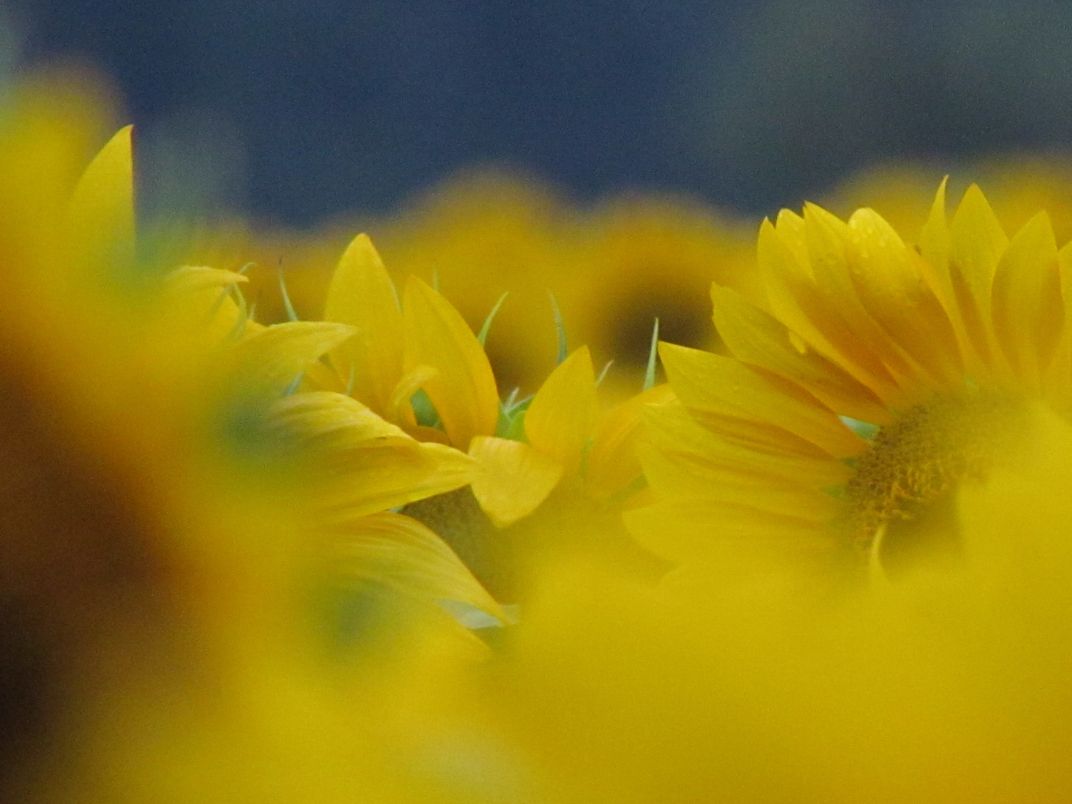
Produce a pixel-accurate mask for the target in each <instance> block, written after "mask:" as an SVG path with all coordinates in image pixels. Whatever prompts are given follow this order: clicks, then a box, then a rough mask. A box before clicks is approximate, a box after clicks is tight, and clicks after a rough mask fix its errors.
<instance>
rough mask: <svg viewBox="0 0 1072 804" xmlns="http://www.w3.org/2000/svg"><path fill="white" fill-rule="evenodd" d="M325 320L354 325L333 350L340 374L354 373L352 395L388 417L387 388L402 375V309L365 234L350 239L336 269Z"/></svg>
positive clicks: (325, 310) (374, 249)
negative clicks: (351, 335)
mask: <svg viewBox="0 0 1072 804" xmlns="http://www.w3.org/2000/svg"><path fill="white" fill-rule="evenodd" d="M324 318H325V319H327V320H328V321H338V322H340V323H343V324H349V325H350V326H352V327H353V328H354V335H353V337H352V338H350V339H349V340H347V341H346V342H345V343H343V344H341V345H340V346H339V347H338V348H337V349H334V350H333V351H332V353H331V360H332V363H333V364H334V365H335V368H336V371H338V373H339V376H340V377H345V378H349V377H351V376H352V377H353V395H354V396H355V397H356V398H357V399H359V400H361V401H362V402H364V403H365V404H366V405H369V406H370V407H371V408H372V409H373V410H375V411H377V412H378V413H380V414H382V415H385V416H386V415H390V411H389V407H390V398H391V392H392V391H393V390H394V388H395V386H396V385H397V384H398V380H399V378H400V377H401V376H402V311H401V310H400V309H399V306H398V296H397V294H396V292H395V286H394V284H393V283H392V282H391V277H390V276H388V274H387V270H386V269H385V268H384V266H383V261H382V260H381V259H380V255H379V254H378V253H377V252H376V248H375V247H374V246H373V245H372V241H371V240H370V239H369V237H368V235H365V234H359V235H358V236H357V237H355V238H354V239H353V241H352V242H351V243H350V245H349V246H348V247H347V249H346V251H345V252H344V253H343V255H342V257H341V258H340V259H339V264H338V266H337V267H336V268H335V274H334V275H333V276H332V278H331V285H330V286H329V288H328V296H327V303H326V305H325V308H324Z"/></svg>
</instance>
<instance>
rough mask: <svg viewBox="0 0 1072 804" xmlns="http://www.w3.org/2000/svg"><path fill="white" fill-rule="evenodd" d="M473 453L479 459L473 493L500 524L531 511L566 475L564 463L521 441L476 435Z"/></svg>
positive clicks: (496, 524) (511, 521)
mask: <svg viewBox="0 0 1072 804" xmlns="http://www.w3.org/2000/svg"><path fill="white" fill-rule="evenodd" d="M469 455H470V457H472V458H474V459H475V460H476V462H477V469H476V474H475V475H474V477H473V486H472V488H473V496H474V497H476V499H477V502H479V503H480V507H481V508H482V509H483V510H484V513H486V514H487V515H488V518H490V519H491V521H492V522H493V523H494V524H495V526H496V527H500V528H503V527H506V526H507V525H511V524H513V523H514V522H516V521H518V520H519V519H521V518H522V517H526V516H528V515H529V514H531V513H532V512H533V511H535V510H536V508H537V507H538V506H539V505H540V503H542V502H543V501H544V500H545V499H547V495H548V494H550V493H551V491H552V489H554V487H555V486H556V485H557V484H558V481H559V479H560V478H561V477H562V465H561V464H559V463H558V462H557V461H555V460H554V459H553V458H550V457H548V456H547V455H544V454H543V453H540V452H538V451H537V450H535V449H533V448H532V447H531V446H529V445H528V444H524V443H522V442H520V441H511V440H509V439H505V438H496V437H495V436H476V437H475V438H474V439H473V440H472V442H471V443H470V444H469Z"/></svg>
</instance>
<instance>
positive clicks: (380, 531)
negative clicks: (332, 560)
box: [336, 513, 507, 622]
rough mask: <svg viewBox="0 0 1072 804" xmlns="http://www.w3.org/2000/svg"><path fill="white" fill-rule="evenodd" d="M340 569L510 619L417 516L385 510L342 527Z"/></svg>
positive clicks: (403, 590) (424, 597)
mask: <svg viewBox="0 0 1072 804" xmlns="http://www.w3.org/2000/svg"><path fill="white" fill-rule="evenodd" d="M338 532H339V533H340V534H341V535H342V537H343V539H342V541H341V542H340V543H339V544H338V545H337V547H336V550H337V561H338V567H339V569H340V570H341V571H342V572H343V573H344V574H345V575H347V576H350V577H354V578H357V579H360V580H362V581H367V582H371V583H373V584H377V585H385V586H387V587H389V588H391V589H394V590H395V591H398V592H401V593H403V594H406V595H409V596H411V597H414V598H418V599H422V600H427V601H429V602H433V603H438V602H440V601H446V600H450V601H458V602H462V603H468V604H469V605H471V606H475V607H476V608H478V609H481V610H482V611H485V612H487V613H488V614H491V615H492V616H494V617H496V618H498V619H499V620H500V621H501V622H506V621H507V618H506V616H505V614H504V613H503V611H502V609H501V608H500V606H499V604H498V603H496V602H495V600H494V599H493V598H492V597H491V595H490V594H488V592H487V590H486V589H484V587H483V586H481V585H480V582H479V581H477V579H476V578H474V577H473V574H472V573H471V572H470V571H469V570H468V569H467V568H466V566H465V565H464V564H463V563H462V562H461V559H459V558H458V556H457V555H455V554H454V552H453V551H452V550H451V549H450V547H448V546H447V544H446V543H445V542H444V541H443V540H442V539H440V538H439V537H438V536H437V535H436V534H435V533H433V532H432V531H431V530H429V529H428V528H427V527H425V526H424V525H422V524H421V523H420V522H417V521H416V520H415V519H411V518H410V517H407V516H403V515H401V514H394V513H381V514H375V515H373V516H367V517H361V518H356V519H354V520H352V521H351V522H349V523H347V524H346V525H344V526H341V527H340V528H339V529H338Z"/></svg>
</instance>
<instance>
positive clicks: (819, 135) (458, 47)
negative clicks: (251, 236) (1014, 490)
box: [13, 0, 1072, 223]
mask: <svg viewBox="0 0 1072 804" xmlns="http://www.w3.org/2000/svg"><path fill="white" fill-rule="evenodd" d="M13 2H14V8H15V10H16V19H17V20H18V21H19V23H20V27H21V28H22V31H23V37H24V45H25V54H26V59H27V61H28V62H29V63H33V62H39V61H42V60H49V59H52V58H55V57H57V55H60V54H62V55H65V56H67V57H72V56H73V57H77V58H82V59H85V60H88V61H90V62H92V63H95V64H97V65H99V66H101V67H103V68H104V69H105V70H106V71H107V72H109V73H110V74H111V75H112V76H113V77H114V78H115V79H116V81H117V82H118V84H119V86H120V88H121V90H122V91H123V93H124V95H125V97H126V100H127V104H128V107H127V110H128V113H129V116H130V117H131V118H132V119H133V120H134V122H135V123H137V124H138V125H139V127H140V131H141V143H142V146H143V150H144V151H145V156H146V157H147V159H148V160H149V161H148V162H147V164H149V168H150V172H152V171H155V172H156V174H159V175H164V174H167V175H171V176H177V177H179V179H180V180H181V176H182V175H183V174H189V175H194V174H201V175H204V174H208V175H211V176H212V177H214V179H215V181H214V187H213V189H212V192H213V193H214V194H215V200H216V201H217V202H218V203H223V204H227V205H231V206H238V207H241V208H245V209H248V210H250V211H252V212H254V213H255V214H257V215H258V216H261V217H265V218H268V219H273V220H277V221H285V222H290V223H310V222H314V221H316V220H319V219H321V218H323V217H325V216H328V215H331V214H337V213H340V212H343V211H346V210H352V209H358V210H365V211H374V212H378V211H384V210H387V209H390V208H391V207H392V206H394V205H396V204H398V203H400V202H401V201H402V200H404V199H405V198H406V197H408V196H411V195H412V194H414V193H415V192H417V191H419V190H421V189H423V188H426V187H428V186H429V185H430V184H432V183H434V182H436V181H438V180H441V179H443V178H445V177H447V176H449V175H450V174H452V173H453V172H455V171H456V170H458V169H459V168H462V167H465V166H471V165H474V164H486V163H493V164H500V165H505V166H513V167H516V168H521V169H524V170H526V171H527V172H530V173H533V174H536V175H538V176H542V177H544V178H546V179H548V180H550V181H551V182H553V183H555V184H558V185H559V186H561V187H562V188H564V189H565V190H566V191H567V192H570V193H572V194H573V195H575V196H579V197H582V198H587V197H593V196H596V195H600V194H604V193H607V192H613V191H617V190H621V189H630V188H631V189H642V190H675V191H681V192H686V193H691V194H694V195H699V196H701V197H703V198H705V199H707V200H709V201H712V202H715V203H719V204H725V205H730V206H735V207H738V208H740V209H743V210H747V211H749V212H766V211H768V210H770V209H772V208H775V207H778V206H782V205H787V204H788V205H792V204H795V203H797V202H798V201H799V200H800V199H801V198H802V197H804V196H805V195H814V194H816V193H818V192H821V191H822V190H823V189H824V188H826V187H828V186H829V185H831V184H832V183H834V182H835V181H836V180H837V179H838V178H839V177H841V176H843V175H844V174H846V173H848V172H850V171H852V170H854V169H856V168H858V167H860V166H863V165H866V164H869V163H871V162H873V161H876V160H881V159H890V158H897V157H900V156H916V157H925V158H935V159H939V160H948V159H951V158H953V157H955V156H958V155H968V156H971V155H977V154H984V153H987V152H990V151H1000V150H1007V149H1009V148H1035V147H1046V148H1065V147H1067V146H1069V145H1070V144H1072V115H1069V114H1068V113H1067V110H1068V109H1069V108H1072V56H1070V53H1072V48H1068V47H1067V41H1066V39H1067V32H1068V31H1069V30H1072V4H1062V3H1057V2H1040V1H1039V0H1022V1H1021V2H1016V3H1013V2H1008V3H1000V2H991V3H968V2H964V3H940V4H935V3H923V2H918V3H907V2H900V3H896V2H895V3H890V2H878V0H872V1H871V2H865V1H864V0H838V1H836V2H824V3H800V2H788V1H782V0H761V1H759V2H743V0H742V1H741V2H721V3H720V2H700V1H699V0H680V1H679V2H673V3H670V2H650V1H649V2H642V1H641V0H617V2H609V0H607V1H601V2H580V0H572V1H570V0H542V2H534V3H522V2H512V1H508V0H507V1H504V0H498V2H496V1H495V0H483V2H477V1H476V0H470V1H469V2H465V1H464V0H459V1H458V2H448V1H447V0H406V1H405V2H384V1H383V0H379V1H373V2H363V3H362V2H340V1H339V0H306V1H305V2H299V1H298V0H286V1H284V0H258V1H257V2H252V1H249V0H247V1H243V2H238V1H234V2H227V1H226V0H215V1H214V2H209V0H156V2H139V1H138V0H13ZM165 157H167V158H165ZM169 166H170V167H169ZM176 166H178V167H176ZM202 189H203V188H202Z"/></svg>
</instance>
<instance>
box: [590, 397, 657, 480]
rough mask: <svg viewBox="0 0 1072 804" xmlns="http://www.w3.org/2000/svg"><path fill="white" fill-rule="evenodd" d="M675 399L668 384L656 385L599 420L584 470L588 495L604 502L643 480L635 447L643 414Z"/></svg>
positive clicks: (616, 407) (617, 406)
mask: <svg viewBox="0 0 1072 804" xmlns="http://www.w3.org/2000/svg"><path fill="white" fill-rule="evenodd" d="M673 398H674V393H673V391H672V390H671V389H670V386H669V385H657V386H655V387H654V388H650V389H648V390H647V391H645V392H644V393H642V394H638V395H637V396H635V397H633V398H631V399H628V400H626V401H625V402H623V403H621V404H620V405H616V406H615V407H614V408H613V409H612V410H610V411H609V412H608V413H607V415H606V416H604V417H603V418H602V419H601V420H600V422H599V424H597V425H596V431H595V435H594V436H593V437H592V448H591V449H590V450H589V451H588V460H587V463H586V467H585V476H584V484H585V490H586V491H587V493H588V494H589V495H591V496H592V497H594V498H595V499H597V500H603V499H606V498H608V497H611V496H613V495H615V494H618V493H619V492H622V491H624V490H626V489H627V488H629V486H631V485H632V484H633V483H634V482H635V481H636V480H638V479H639V478H640V476H641V474H642V471H641V468H640V460H639V459H638V457H637V455H636V448H635V447H636V441H637V439H638V437H639V435H640V433H641V430H642V428H641V423H642V420H643V416H644V412H645V410H646V409H647V408H648V407H654V406H660V405H665V404H667V403H668V402H670V401H671V400H672V399H673Z"/></svg>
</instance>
